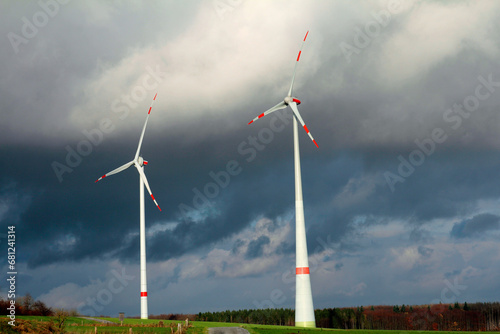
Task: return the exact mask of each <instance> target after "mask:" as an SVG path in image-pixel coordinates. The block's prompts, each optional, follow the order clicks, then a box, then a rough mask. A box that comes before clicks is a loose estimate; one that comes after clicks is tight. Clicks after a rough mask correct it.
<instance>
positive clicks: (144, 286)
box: [95, 93, 161, 319]
mask: <svg viewBox="0 0 500 334" xmlns="http://www.w3.org/2000/svg"><path fill="white" fill-rule="evenodd" d="M157 95H158V93H156V94H155V97H154V98H153V101H152V102H151V106H150V107H149V111H148V116H146V122H145V123H144V127H143V128H142V133H141V138H140V139H139V145H138V146H137V151H136V152H135V156H134V160H132V161H130V162H127V163H126V164H125V165H123V166H121V167H118V168H116V169H113V170H112V171H111V172H109V173H107V174H104V175H103V176H101V177H100V178H98V179H97V180H96V181H95V182H98V181H100V180H102V179H104V178H105V177H108V176H110V175H113V174H116V173H119V172H121V171H124V170H125V169H127V168H129V167H130V166H132V165H134V166H135V168H136V169H137V171H138V172H139V203H140V208H141V209H140V210H141V213H140V228H139V230H140V240H141V241H140V249H141V256H140V257H141V260H140V261H141V319H147V318H148V282H147V277H146V218H145V214H144V186H146V188H147V189H148V191H149V194H150V195H151V198H152V199H153V201H154V202H155V204H156V206H157V207H158V209H159V210H160V211H161V209H160V206H159V205H158V203H157V202H156V199H155V198H154V196H153V193H152V192H151V188H150V187H149V183H148V179H147V178H146V174H144V166H146V165H147V164H148V162H147V161H146V160H144V159H143V158H142V157H141V156H140V153H141V145H142V140H143V139H144V132H145V131H146V125H148V119H149V115H150V114H151V109H152V108H153V104H154V102H155V100H156V96H157Z"/></svg>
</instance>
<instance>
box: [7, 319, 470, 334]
mask: <svg viewBox="0 0 500 334" xmlns="http://www.w3.org/2000/svg"><path fill="white" fill-rule="evenodd" d="M96 319H102V320H107V321H111V322H113V323H114V324H116V325H105V324H102V323H99V322H96V321H93V320H88V319H82V318H77V317H69V318H67V319H66V321H65V326H64V333H68V334H69V333H79V334H87V333H88V334H90V333H94V330H95V327H96V326H97V333H127V334H128V333H129V328H132V332H133V333H159V334H160V333H168V334H171V333H172V329H171V327H173V330H174V333H175V331H176V330H177V323H179V322H180V323H184V322H183V321H173V320H142V319H128V318H127V319H125V320H124V323H123V326H120V322H119V320H118V318H96ZM5 320H6V318H5V319H2V321H5ZM16 320H17V321H18V322H17V323H18V324H19V327H20V328H21V327H26V324H24V325H22V323H23V322H24V321H28V322H30V325H31V326H32V328H34V332H35V333H36V329H37V328H43V326H42V325H43V324H47V323H49V322H51V321H52V322H54V323H57V319H56V318H55V317H39V316H19V317H17V318H16ZM160 321H161V322H163V326H164V327H158V324H159V323H160ZM141 325H142V326H155V327H140V326H141ZM210 327H242V328H245V329H247V330H248V331H249V332H250V334H319V333H318V332H332V331H335V332H341V333H338V334H400V333H401V334H405V333H410V332H411V334H430V332H424V331H388V330H377V331H376V330H343V329H321V328H316V329H304V328H297V327H285V326H266V325H251V324H234V323H225V322H204V321H192V322H190V327H189V328H188V330H187V334H206V333H207V332H208V328H210ZM0 328H1V329H4V328H7V329H8V331H5V333H18V332H19V331H15V328H9V327H0ZM20 328H19V329H20ZM11 329H13V330H14V331H11ZM0 332H2V333H4V331H3V330H0ZM451 333H454V332H439V334H451ZM460 333H464V334H467V333H475V334H477V333H479V332H460ZM455 334H456V333H455Z"/></svg>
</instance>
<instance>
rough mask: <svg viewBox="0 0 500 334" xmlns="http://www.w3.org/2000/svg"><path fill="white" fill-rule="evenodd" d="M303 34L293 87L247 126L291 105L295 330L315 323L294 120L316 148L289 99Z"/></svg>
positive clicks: (294, 104) (313, 325)
mask: <svg viewBox="0 0 500 334" xmlns="http://www.w3.org/2000/svg"><path fill="white" fill-rule="evenodd" d="M308 34H309V31H308V32H307V33H306V35H305V37H304V40H303V41H302V45H301V47H300V51H299V54H298V55H297V61H296V62H295V68H294V69H293V76H292V84H291V85H290V89H289V90H288V95H287V96H286V97H285V99H284V100H283V101H281V102H280V103H278V104H277V105H275V106H274V107H272V108H271V109H269V110H267V111H265V112H263V113H262V114H260V115H259V116H257V117H256V118H254V119H253V120H251V121H250V122H249V123H248V124H252V123H253V122H254V121H255V120H257V119H259V118H262V117H264V116H265V115H267V114H270V113H272V112H273V111H276V110H279V109H285V108H286V107H287V106H290V108H291V109H292V112H293V115H294V117H293V144H294V149H293V151H294V166H295V242H296V249H295V251H296V255H295V256H296V268H295V274H296V276H295V287H296V290H295V326H297V327H316V320H315V318H314V307H313V300H312V293H311V280H310V277H309V261H308V258H307V242H306V228H305V219H304V202H303V200H302V177H301V173H300V152H299V137H298V127H297V120H298V121H299V122H300V124H301V125H302V127H303V128H304V130H306V132H307V134H308V135H309V137H310V138H311V140H312V141H313V143H314V144H315V145H316V147H319V146H318V143H316V140H314V138H313V136H312V135H311V132H309V129H308V128H307V126H306V124H305V123H304V120H303V119H302V117H301V116H300V113H299V110H298V109H297V105H299V104H300V100H299V99H297V98H296V97H293V96H292V90H293V82H294V80H295V72H296V70H297V64H298V63H299V60H300V54H301V53H302V47H303V46H304V43H305V41H306V38H307V35H308Z"/></svg>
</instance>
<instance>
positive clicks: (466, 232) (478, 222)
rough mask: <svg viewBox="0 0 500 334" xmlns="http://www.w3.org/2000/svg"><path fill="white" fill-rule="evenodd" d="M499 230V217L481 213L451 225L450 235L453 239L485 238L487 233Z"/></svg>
mask: <svg viewBox="0 0 500 334" xmlns="http://www.w3.org/2000/svg"><path fill="white" fill-rule="evenodd" d="M499 228H500V216H497V215H493V214H489V213H483V214H479V215H476V216H474V217H472V218H471V219H466V220H463V221H461V222H460V223H456V224H455V225H453V228H452V230H451V232H450V235H451V236H452V237H454V238H458V239H461V238H472V237H478V236H483V237H484V236H486V235H487V234H488V232H489V231H496V230H498V229H499Z"/></svg>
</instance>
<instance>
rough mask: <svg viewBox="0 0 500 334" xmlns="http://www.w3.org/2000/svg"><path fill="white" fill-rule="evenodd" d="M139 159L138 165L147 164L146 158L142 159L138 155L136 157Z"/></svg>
mask: <svg viewBox="0 0 500 334" xmlns="http://www.w3.org/2000/svg"><path fill="white" fill-rule="evenodd" d="M138 160H139V161H138V162H139V166H141V167H143V166H146V165H147V164H148V162H147V161H146V160H144V159H143V158H142V157H139V159H138Z"/></svg>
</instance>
